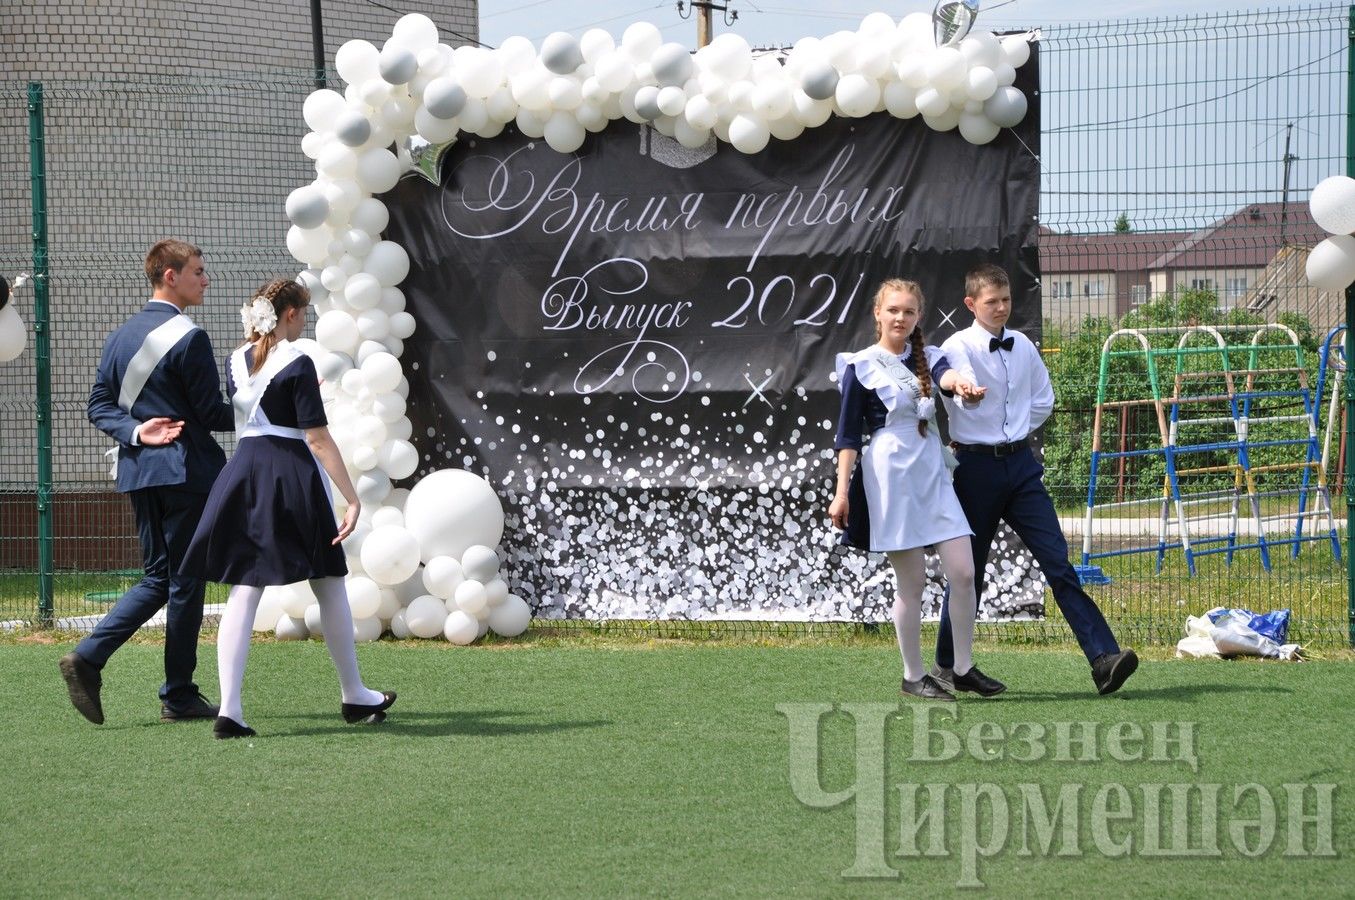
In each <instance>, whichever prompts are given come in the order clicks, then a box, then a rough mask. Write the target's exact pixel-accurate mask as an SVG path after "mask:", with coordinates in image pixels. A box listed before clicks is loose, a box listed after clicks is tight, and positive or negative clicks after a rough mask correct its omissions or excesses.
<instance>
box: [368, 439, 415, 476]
mask: <svg viewBox="0 0 1355 900" xmlns="http://www.w3.org/2000/svg"><path fill="white" fill-rule="evenodd" d="M377 463H378V464H379V465H380V466H381V468H383V469H385V470H386V474H387V475H389V476H390V477H391V478H392V479H393V480H395V481H399V480H400V479H402V478H408V477H409V476H411V475H413V474H414V471H415V470H416V469H418V468H419V453H418V451H417V450H415V449H414V445H413V444H411V443H410V442H409V441H395V440H392V441H386V442H385V443H383V444H382V445H381V449H380V450H378V451H377Z"/></svg>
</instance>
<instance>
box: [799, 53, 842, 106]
mask: <svg viewBox="0 0 1355 900" xmlns="http://www.w3.org/2000/svg"><path fill="white" fill-rule="evenodd" d="M838 78H839V75H838V71H837V69H834V68H833V66H832V64H831V63H828V62H816V63H813V64H811V65H809V66H808V67H806V68H805V70H804V71H803V72H801V73H800V90H802V91H804V92H805V94H807V95H808V96H809V97H812V98H813V99H815V100H827V99H829V98H830V97H832V96H833V95H834V92H836V91H837V83H838Z"/></svg>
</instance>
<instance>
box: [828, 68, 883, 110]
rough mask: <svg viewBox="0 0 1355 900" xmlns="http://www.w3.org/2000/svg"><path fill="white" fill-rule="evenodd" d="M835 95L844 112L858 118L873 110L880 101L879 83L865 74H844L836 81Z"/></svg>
mask: <svg viewBox="0 0 1355 900" xmlns="http://www.w3.org/2000/svg"><path fill="white" fill-rule="evenodd" d="M836 97H837V105H838V107H839V108H840V109H841V110H842V112H843V113H844V114H846V115H848V116H850V117H852V118H854V119H859V118H862V117H863V116H868V115H870V114H871V113H872V112H874V111H875V105H876V104H877V103H879V102H880V84H879V82H877V81H875V80H874V79H873V78H867V77H866V76H865V75H859V74H855V73H853V74H851V75H844V76H843V77H842V80H841V81H839V82H838V83H837V92H836Z"/></svg>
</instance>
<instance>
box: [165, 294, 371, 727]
mask: <svg viewBox="0 0 1355 900" xmlns="http://www.w3.org/2000/svg"><path fill="white" fill-rule="evenodd" d="M309 304H310V294H309V293H308V292H307V290H306V288H305V287H304V286H302V285H300V284H297V283H296V282H294V281H288V280H286V279H277V280H274V281H270V282H269V283H268V284H266V285H264V286H263V287H262V288H260V289H259V292H258V293H257V294H256V295H255V296H254V297H253V299H252V300H251V301H250V302H249V303H247V304H245V306H244V308H243V309H242V310H241V312H240V318H241V321H242V322H243V324H244V327H245V340H246V343H245V345H244V346H243V347H241V348H239V349H238V350H236V351H235V352H234V353H232V354H231V357H230V362H229V364H228V366H227V370H228V371H227V386H228V389H229V392H230V395H231V402H232V405H233V406H234V408H235V432H236V436H237V437H238V438H239V443H238V445H237V447H236V450H235V455H234V456H233V457H231V460H230V462H228V463H227V464H226V468H225V469H224V470H222V472H221V475H220V476H219V477H218V478H217V480H216V483H215V484H214V485H212V492H211V494H210V495H208V497H207V506H206V509H205V511H204V512H203V514H202V521H201V522H200V524H199V525H198V528H197V531H196V533H194V535H193V541H192V543H191V544H190V545H189V548H188V552H187V555H186V557H185V560H184V562H183V565H182V570H183V571H184V572H185V573H190V574H193V575H197V576H199V577H203V578H206V579H207V580H209V581H216V582H219V583H222V584H229V585H232V587H231V589H230V594H229V596H228V598H227V600H226V609H225V611H224V612H223V613H222V615H221V627H220V631H219V632H218V635H217V669H218V673H219V676H220V679H221V710H220V714H219V715H218V717H217V720H216V726H215V728H214V729H213V733H214V734H215V735H216V737H218V738H236V737H252V736H253V735H254V734H255V733H256V732H255V731H254V729H253V728H250V727H249V726H248V725H246V724H245V719H244V713H243V711H242V707H241V701H240V692H241V686H242V684H243V682H244V677H245V660H246V658H247V657H248V655H249V638H250V632H251V630H252V627H253V624H254V616H255V613H256V612H257V611H258V608H259V599H260V597H261V596H262V595H263V589H264V587H266V586H268V585H283V584H292V583H294V582H298V581H309V582H310V585H311V588H312V589H313V590H314V591H315V596H316V599H317V600H319V602H320V617H321V622H322V625H323V628H322V630H323V631H324V637H325V645H326V647H327V648H328V649H329V656H330V659H332V660H333V661H334V666H335V668H336V669H338V671H339V684H340V687H341V689H342V704H341V706H340V714H341V715H342V716H343V718H344V720H345V721H347V722H349V723H350V724H356V723H359V722H367V723H372V724H375V723H378V722H380V721H382V720H383V719H385V717H386V712H385V710H386V709H387V708H388V707H389V706H390V705H391V704H392V703H394V702H395V694H394V693H392V692H387V693H380V692H377V691H373V690H370V689H368V688H367V687H366V686H365V685H364V684H363V683H362V677H361V676H360V675H359V673H358V660H357V653H356V651H355V649H354V646H353V618H352V613H351V612H350V610H349V608H348V594H347V591H346V590H345V589H344V582H343V579H344V575H346V574H347V573H348V566H347V564H346V563H345V562H344V554H343V549H342V548H341V547H340V546H339V542H340V541H342V540H343V539H344V538H346V537H348V535H350V534H352V533H353V528H354V526H355V525H356V524H357V521H358V513H359V512H361V510H362V504H361V503H360V502H359V501H358V495H357V491H356V490H354V488H353V481H352V479H351V478H349V475H348V469H347V468H346V467H345V465H344V461H343V457H342V456H341V455H340V453H339V449H338V447H337V446H336V445H335V443H334V438H333V437H331V436H330V433H329V429H328V427H327V420H326V418H325V410H324V404H323V403H322V401H321V399H320V379H319V376H318V374H317V373H316V370H315V363H313V362H312V361H311V359H310V357H308V356H306V355H305V354H304V353H302V352H301V351H300V350H298V349H297V348H296V347H295V346H294V344H293V341H295V340H296V339H297V338H299V337H300V336H301V332H302V329H304V328H305V325H306V307H307V306H308V305H309ZM322 468H323V471H321V469H322ZM325 473H328V475H329V480H328V481H327V480H326V478H325ZM330 482H332V483H333V485H334V486H335V487H337V488H338V489H339V493H341V494H343V497H344V499H345V500H347V501H348V509H347V510H346V511H345V512H344V517H343V521H342V522H341V523H339V525H338V526H337V527H336V526H335V523H334V508H333V506H332V504H331V501H330V494H329V483H330Z"/></svg>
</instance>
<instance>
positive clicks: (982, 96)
mask: <svg viewBox="0 0 1355 900" xmlns="http://www.w3.org/2000/svg"><path fill="white" fill-rule="evenodd" d="M966 81H967V86H968V94H969V97H970V99H973V100H979V101H983V100H987V99H988V98H989V97H991V96H993V94H994V93H996V92H997V87H998V85H997V76H996V75H994V74H993V70H992V69H990V68H988V67H987V66H975V67H974V68H972V69H970V70H969V74H968V75H967V76H966Z"/></svg>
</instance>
